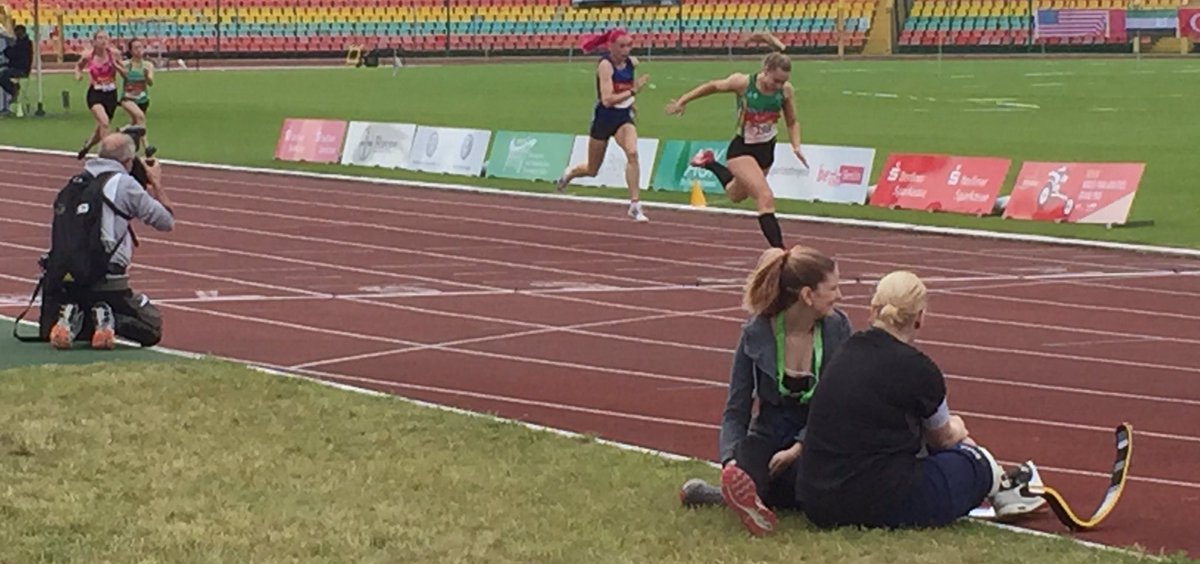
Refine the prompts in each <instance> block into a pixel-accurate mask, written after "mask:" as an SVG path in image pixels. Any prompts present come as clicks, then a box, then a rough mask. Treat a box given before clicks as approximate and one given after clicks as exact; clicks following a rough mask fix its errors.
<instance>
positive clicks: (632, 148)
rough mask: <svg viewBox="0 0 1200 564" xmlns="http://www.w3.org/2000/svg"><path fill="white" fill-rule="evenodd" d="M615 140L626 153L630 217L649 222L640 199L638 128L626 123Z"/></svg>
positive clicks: (626, 182) (640, 176)
mask: <svg viewBox="0 0 1200 564" xmlns="http://www.w3.org/2000/svg"><path fill="white" fill-rule="evenodd" d="M613 139H614V140H615V141H616V142H617V146H619V147H620V148H621V150H623V151H625V159H626V163H625V184H626V185H627V186H628V187H629V217H632V218H634V219H636V220H638V221H648V220H649V219H648V218H647V217H646V214H645V213H642V203H641V201H640V200H639V198H638V194H639V192H640V189H639V187H638V184H639V183H640V182H641V178H642V174H641V163H639V162H638V149H637V127H636V126H634V125H633V123H632V122H631V123H626V124H624V125H622V126H621V127H619V128H617V133H616V135H614V136H613Z"/></svg>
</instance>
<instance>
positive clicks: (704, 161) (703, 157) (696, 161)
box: [688, 149, 717, 168]
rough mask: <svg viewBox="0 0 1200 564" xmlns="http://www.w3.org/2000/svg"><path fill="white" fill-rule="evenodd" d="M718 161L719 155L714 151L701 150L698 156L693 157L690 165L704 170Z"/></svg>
mask: <svg viewBox="0 0 1200 564" xmlns="http://www.w3.org/2000/svg"><path fill="white" fill-rule="evenodd" d="M716 160H717V154H716V153H715V152H713V150H712V149H701V150H700V152H699V153H696V156H694V157H692V160H691V161H690V162H688V164H689V165H692V166H694V167H696V168H704V167H706V166H708V165H709V164H712V163H714V162H716Z"/></svg>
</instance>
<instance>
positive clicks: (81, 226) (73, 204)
mask: <svg viewBox="0 0 1200 564" xmlns="http://www.w3.org/2000/svg"><path fill="white" fill-rule="evenodd" d="M115 174H116V173H114V172H106V173H104V174H101V175H100V176H94V175H92V174H91V173H89V172H84V173H83V174H80V175H78V176H75V177H73V178H71V180H70V181H69V182H67V185H66V186H64V187H63V188H62V190H60V191H59V193H58V196H57V197H56V198H55V199H54V222H53V223H52V225H51V235H50V252H48V253H47V254H46V255H44V256H43V257H42V261H41V263H42V269H43V272H42V278H41V280H39V281H38V285H37V288H35V289H34V291H33V297H32V298H31V299H30V307H32V305H33V300H34V299H36V298H37V296H38V292H39V291H40V292H42V301H43V303H46V302H47V299H46V298H47V297H48V296H53V297H56V298H57V299H54V300H53V301H55V302H59V303H65V302H67V301H81V300H82V299H84V298H85V297H86V293H87V292H88V291H89V290H91V289H92V288H94V287H96V286H97V285H98V284H100V283H101V282H104V280H105V278H106V277H107V275H108V266H109V263H110V262H111V261H112V257H113V255H114V254H115V253H116V252H117V249H118V248H120V246H121V244H122V243H123V242H124V240H125V237H124V236H123V237H122V238H121V240H119V241H117V243H116V245H114V246H113V248H112V249H111V250H110V249H106V248H105V245H104V241H102V240H101V239H100V226H101V223H102V218H103V217H104V207H105V206H107V207H108V208H109V209H110V210H112V212H113V213H114V214H116V215H118V216H120V217H122V218H124V219H125V220H126V221H130V220H131V219H132V216H130V215H128V214H126V213H124V212H122V211H121V210H118V209H117V207H116V205H114V204H113V203H112V201H111V200H109V199H108V197H106V196H105V195H104V185H105V184H107V183H108V181H109V180H110V179H112V177H113V175H115ZM130 233H133V229H132V226H130V229H129V231H128V232H127V233H126V236H128V235H129V234H130ZM27 313H29V308H26V309H25V311H24V312H23V313H21V315H20V316H19V317H17V323H16V324H15V325H14V326H13V335H14V336H16V337H17V339H19V340H22V341H29V340H41V339H38V338H28V337H21V336H20V335H17V327H18V326H20V322H21V319H22V318H24V317H25V315H26V314H27ZM47 313H49V312H47V311H46V310H45V308H43V311H42V315H43V316H45V315H46V314H47ZM43 325H45V320H43ZM43 332H44V331H43Z"/></svg>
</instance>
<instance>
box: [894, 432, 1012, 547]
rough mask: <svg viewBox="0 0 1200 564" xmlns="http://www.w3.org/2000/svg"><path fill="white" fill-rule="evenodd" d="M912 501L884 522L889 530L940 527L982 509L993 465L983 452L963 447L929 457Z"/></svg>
mask: <svg viewBox="0 0 1200 564" xmlns="http://www.w3.org/2000/svg"><path fill="white" fill-rule="evenodd" d="M922 470H923V472H922V474H921V479H920V481H918V482H917V483H916V485H915V486H914V487H913V491H912V493H911V494H909V496H908V498H907V499H905V500H904V501H903V502H901V503H900V506H899V507H896V508H894V509H893V510H892V511H890V512H889V513H888V515H887V516H886V517H885V518H884V521H885V524H886V525H887V526H888V527H895V528H908V527H940V526H942V525H948V524H950V523H952V522H954V521H955V520H957V519H959V518H960V517H964V516H966V515H967V514H968V513H970V512H971V510H972V509H975V508H976V507H979V504H981V503H983V500H984V499H985V498H987V495H988V493H989V492H991V490H992V465H991V463H989V462H988V460H987V457H986V456H984V454H983V453H982V452H980V450H979V449H977V448H975V447H973V446H971V445H968V444H959V445H958V446H956V447H954V448H951V449H948V450H941V451H935V452H931V453H929V456H928V457H926V458H925V459H924V460H922Z"/></svg>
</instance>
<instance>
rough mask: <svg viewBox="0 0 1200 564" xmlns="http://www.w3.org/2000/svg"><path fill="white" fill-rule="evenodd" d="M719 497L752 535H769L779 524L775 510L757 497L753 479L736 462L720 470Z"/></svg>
mask: <svg viewBox="0 0 1200 564" xmlns="http://www.w3.org/2000/svg"><path fill="white" fill-rule="evenodd" d="M721 497H722V498H723V499H724V500H725V505H726V506H728V507H729V508H730V509H732V510H733V511H734V512H735V513H737V514H738V517H739V518H741V520H742V524H743V525H745V526H746V529H748V530H749V531H750V534H752V535H754V536H759V537H761V536H766V535H769V534H771V533H773V532H774V531H775V526H776V525H778V524H779V519H778V518H776V517H775V512H774V511H771V510H770V509H769V508H767V506H766V505H763V502H762V500H761V499H759V497H758V489H757V488H755V486H754V480H752V479H751V478H750V475H749V474H747V473H746V471H745V470H742V469H741V468H738V466H737V464H730V465H728V466H726V467H725V468H724V469H722V470H721Z"/></svg>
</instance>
